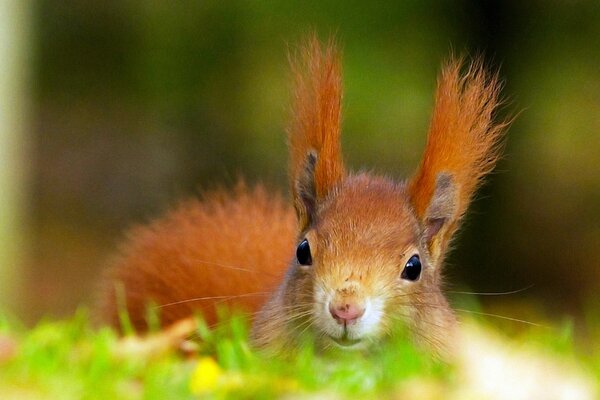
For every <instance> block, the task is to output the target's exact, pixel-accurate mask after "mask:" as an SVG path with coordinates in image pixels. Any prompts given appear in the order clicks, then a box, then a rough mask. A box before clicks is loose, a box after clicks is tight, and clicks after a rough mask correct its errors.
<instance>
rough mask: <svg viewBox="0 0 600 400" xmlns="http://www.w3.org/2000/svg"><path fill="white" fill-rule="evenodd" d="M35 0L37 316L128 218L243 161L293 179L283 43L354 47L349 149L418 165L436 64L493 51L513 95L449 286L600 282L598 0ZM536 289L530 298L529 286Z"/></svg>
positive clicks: (352, 157)
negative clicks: (313, 34) (502, 146)
mask: <svg viewBox="0 0 600 400" xmlns="http://www.w3.org/2000/svg"><path fill="white" fill-rule="evenodd" d="M34 5H35V20H34V24H35V26H34V28H35V37H34V39H35V49H34V59H33V69H34V71H35V74H34V87H33V93H32V96H33V99H34V121H33V128H34V132H33V133H34V138H35V149H34V150H35V153H34V185H33V187H32V190H31V197H32V199H33V200H32V201H33V206H32V210H31V213H32V216H33V223H34V226H33V230H32V233H33V235H32V241H31V244H30V245H31V247H30V248H31V252H30V254H31V267H30V268H29V278H30V279H29V285H28V287H27V293H30V295H28V296H27V297H28V298H26V299H25V304H27V308H28V310H27V311H28V316H27V318H28V319H29V320H33V319H35V318H37V317H39V316H40V315H42V314H46V313H66V312H71V311H72V310H73V309H74V307H75V304H78V303H80V302H82V301H85V302H90V301H91V299H92V296H91V293H93V290H92V289H93V287H94V285H95V280H96V278H97V277H98V276H99V273H100V270H101V269H102V267H103V266H104V265H105V263H106V260H107V257H108V255H109V254H110V252H111V251H112V249H114V246H115V243H116V242H118V240H119V238H120V232H122V231H123V230H124V229H125V228H126V227H127V226H129V225H131V224H132V223H137V222H144V221H147V220H148V219H150V218H152V217H153V216H155V215H156V214H157V213H159V212H160V211H162V210H164V209H165V208H166V207H168V206H169V205H170V204H173V203H174V202H176V201H177V200H178V199H180V198H181V197H182V196H189V195H194V194H195V193H197V191H198V190H199V189H203V188H207V187H212V186H214V185H218V184H225V185H228V184H231V183H232V182H234V181H235V180H236V179H237V177H238V176H240V175H242V176H244V177H246V179H248V180H249V181H251V182H254V181H257V180H261V181H265V182H267V183H269V184H270V185H272V186H275V187H280V188H281V190H285V188H286V182H285V180H286V158H287V155H286V150H285V134H284V131H285V124H286V118H287V113H288V111H287V110H288V107H287V104H288V90H289V79H288V78H289V76H288V67H287V57H286V53H287V52H288V48H292V49H293V47H294V43H296V42H297V41H298V39H299V38H301V37H302V35H303V34H305V33H306V32H308V31H309V30H310V29H313V28H314V29H316V30H317V31H318V32H319V33H320V34H321V36H322V37H326V36H327V35H329V34H330V33H332V32H333V33H335V34H336V35H337V37H338V38H339V40H340V42H341V43H342V45H343V49H344V61H343V62H344V69H345V78H344V82H345V89H346V92H345V98H344V107H345V111H344V128H343V129H344V137H343V144H344V149H345V154H346V159H347V161H348V163H349V165H350V166H351V167H352V168H353V169H363V168H365V169H371V170H374V171H377V172H380V173H385V174H389V175H392V176H394V177H406V176H409V175H410V173H411V171H412V169H413V168H414V167H415V166H416V164H417V162H418V160H419V157H420V153H421V150H422V147H423V145H424V141H425V132H426V130H427V125H428V118H429V114H430V112H431V107H432V98H433V91H434V87H435V79H436V73H437V71H438V69H439V65H440V63H441V62H442V61H443V60H444V59H446V58H447V57H448V54H449V53H450V52H452V51H454V52H455V53H462V52H466V53H468V54H471V55H475V54H480V53H483V54H485V57H486V60H487V62H488V64H489V65H490V66H491V67H492V68H500V74H501V76H502V77H503V78H504V79H505V81H506V87H505V90H504V94H505V96H506V97H507V99H508V100H507V106H506V109H505V112H506V113H507V114H509V115H515V114H518V118H517V119H516V121H515V123H514V124H513V126H512V128H511V129H510V131H509V136H508V139H507V151H506V156H505V158H504V160H503V161H502V162H501V163H500V165H499V167H498V170H497V173H496V174H494V175H493V176H492V177H491V179H490V180H489V183H488V184H486V186H485V187H484V188H483V190H482V191H481V192H480V195H479V196H478V200H477V201H476V202H475V204H474V206H473V209H472V212H471V213H470V217H469V218H468V221H467V223H466V226H465V228H464V229H463V232H462V235H461V236H460V237H459V238H458V240H457V241H456V250H455V251H454V252H453V254H452V256H451V258H450V260H449V262H448V265H449V267H448V274H447V275H448V279H447V280H448V282H449V286H450V288H452V289H455V288H457V287H467V288H470V289H471V290H475V291H477V292H490V291H491V292H502V291H508V290H513V289H520V288H525V287H528V286H530V285H533V287H532V288H531V289H529V290H525V291H523V292H520V293H518V294H515V295H511V296H489V297H485V298H484V299H483V300H484V305H487V306H489V307H496V308H501V309H502V310H503V313H504V314H508V315H511V316H514V317H517V318H519V317H522V318H531V317H532V315H535V316H536V317H534V318H537V316H539V315H540V314H542V315H544V314H546V315H550V316H556V313H563V312H580V311H581V304H582V303H583V302H585V301H586V299H587V298H589V297H591V296H593V295H594V293H596V292H597V290H598V288H599V282H600V168H599V167H598V165H599V162H600V136H599V135H600V112H599V110H600V68H598V60H599V59H600V3H599V2H595V1H587V2H586V1H576V2H560V1H558V2H544V1H530V2H520V1H516V0H513V1H503V2H493V1H492V2H489V1H458V2H450V1H417V0H411V1H382V2H378V3H377V4H373V3H365V2H360V1H347V2H344V3H343V4H342V3H340V2H337V1H332V0H325V1H323V0H321V1H305V2H287V1H272V0H267V1H256V2H245V1H227V2H223V1H216V0H207V1H192V0H186V1H178V2H166V1H162V2H161V1H134V0H125V1H123V0H119V1H117V0H105V1H86V2H77V1H53V0H38V1H37V2H35V3H34ZM524 304H526V306H524Z"/></svg>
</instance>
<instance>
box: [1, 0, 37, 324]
mask: <svg viewBox="0 0 600 400" xmlns="http://www.w3.org/2000/svg"><path fill="white" fill-rule="evenodd" d="M30 5H31V3H30V1H28V0H1V1H0V312H3V311H6V310H11V311H12V312H15V311H18V308H19V295H20V293H21V292H22V279H21V277H22V271H23V268H24V251H23V249H24V241H25V239H26V235H25V226H26V224H25V219H26V211H27V210H26V193H25V188H26V181H27V177H28V175H29V174H28V172H29V169H30V167H29V163H28V162H27V154H26V153H27V150H28V147H29V146H28V137H29V135H28V132H27V130H28V126H27V125H28V124H27V122H28V118H27V114H28V113H27V106H28V101H27V100H28V99H27V94H28V85H27V83H28V80H29V79H28V78H29V73H28V72H29V64H30V63H29V59H28V58H29V56H30V40H29V34H30V27H31V23H32V20H31V13H30V11H31V7H30Z"/></svg>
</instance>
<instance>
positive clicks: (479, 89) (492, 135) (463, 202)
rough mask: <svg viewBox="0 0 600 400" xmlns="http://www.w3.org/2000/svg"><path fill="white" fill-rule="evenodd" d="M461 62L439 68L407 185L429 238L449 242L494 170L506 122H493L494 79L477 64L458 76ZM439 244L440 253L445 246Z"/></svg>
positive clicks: (497, 91)
mask: <svg viewBox="0 0 600 400" xmlns="http://www.w3.org/2000/svg"><path fill="white" fill-rule="evenodd" d="M463 64H464V62H463V60H462V59H460V58H459V59H452V60H451V61H450V62H449V63H448V64H447V65H446V66H445V67H444V68H443V69H442V73H441V75H440V78H439V79H438V84H437V90H436V95H435V107H434V110H433V116H432V119H431V125H430V127H429V133H428V135H427V145H426V146H425V153H424V155H423V158H422V160H421V164H420V166H419V168H418V169H417V172H416V173H415V175H414V176H413V178H412V179H411V180H410V182H409V184H408V191H409V195H410V198H411V202H412V204H413V207H414V209H415V212H416V214H417V217H418V218H419V219H420V220H421V221H422V223H423V224H424V225H425V226H426V232H429V233H426V235H428V236H430V238H429V239H430V240H434V239H436V238H439V239H442V241H444V242H447V241H449V240H450V238H451V237H452V234H453V233H454V231H455V230H456V228H457V227H458V225H459V223H460V220H461V219H462V216H463V215H464V214H465V212H466V210H467V207H468V205H469V203H470V201H471V198H472V197H473V194H474V193H475V191H476V190H477V187H478V186H479V184H480V182H481V180H482V179H483V177H484V176H485V175H486V174H488V173H489V172H491V171H492V169H493V168H494V166H495V164H496V161H497V160H498V157H499V152H500V147H501V141H502V137H503V133H504V131H505V128H506V127H507V126H508V124H509V121H499V122H495V121H494V117H495V114H496V111H497V109H498V107H499V105H500V104H501V101H500V98H499V97H500V95H499V94H500V88H501V84H500V83H499V81H498V77H497V75H495V74H489V73H487V72H486V71H485V69H484V68H483V63H482V62H481V61H480V60H476V61H474V62H472V63H471V64H470V65H469V66H468V68H467V69H466V72H465V73H464V74H462V73H461V70H463ZM428 224H429V227H427V225H428ZM440 234H441V235H440ZM436 240H437V239H436ZM438 242H440V241H439V240H438ZM440 243H441V242H440ZM442 244H443V245H442V246H441V247H440V248H441V249H442V250H443V249H445V247H446V246H447V243H442Z"/></svg>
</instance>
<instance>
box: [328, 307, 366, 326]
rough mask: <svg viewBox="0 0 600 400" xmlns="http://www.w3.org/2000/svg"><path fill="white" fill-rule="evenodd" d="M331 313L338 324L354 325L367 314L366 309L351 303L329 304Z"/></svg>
mask: <svg viewBox="0 0 600 400" xmlns="http://www.w3.org/2000/svg"><path fill="white" fill-rule="evenodd" d="M329 312H330V313H331V316H332V317H333V319H335V320H336V321H337V323H338V324H340V325H342V324H343V325H352V324H354V323H356V321H358V319H359V318H360V317H362V315H363V314H364V313H365V307H364V306H362V305H358V304H354V303H349V302H341V303H336V302H332V303H329Z"/></svg>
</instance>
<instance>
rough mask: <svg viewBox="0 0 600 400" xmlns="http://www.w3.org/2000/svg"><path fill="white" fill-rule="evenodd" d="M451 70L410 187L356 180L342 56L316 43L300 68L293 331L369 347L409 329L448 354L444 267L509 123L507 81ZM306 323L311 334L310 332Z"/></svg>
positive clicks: (303, 54)
mask: <svg viewBox="0 0 600 400" xmlns="http://www.w3.org/2000/svg"><path fill="white" fill-rule="evenodd" d="M462 69H463V62H462V60H452V61H450V62H449V63H448V64H447V65H446V66H445V67H444V68H443V70H442V73H441V75H440V78H439V81H438V87H437V92H436V96H435V108H434V111H433V116H432V122H431V125H430V129H429V134H428V140H427V145H426V148H425V153H424V156H423V159H422V161H421V164H420V166H419V167H418V169H417V171H416V172H415V174H414V175H413V177H412V178H411V179H409V180H407V181H403V182H399V183H396V182H393V181H391V180H389V179H385V178H380V177H373V176H371V175H369V174H359V175H353V174H348V173H346V169H345V167H344V165H343V161H342V155H341V149H340V147H341V146H340V140H339V139H340V131H341V129H340V120H341V117H340V112H341V98H342V84H341V67H340V61H339V56H338V52H337V51H336V49H335V46H334V44H333V43H332V42H330V43H329V44H328V45H327V46H325V47H322V46H321V45H320V43H319V41H318V40H317V39H316V38H315V37H313V38H311V39H310V40H309V41H308V43H307V45H306V46H305V47H303V48H302V49H301V50H300V55H299V57H298V60H293V62H292V70H293V72H294V75H295V99H294V100H295V101H294V107H293V120H292V124H291V126H290V129H289V145H290V153H291V164H290V183H291V189H292V194H293V200H294V206H295V209H296V214H297V216H298V221H299V235H298V241H297V251H296V258H295V260H294V261H293V262H292V266H291V268H290V271H289V273H288V280H289V281H290V282H291V283H290V284H289V285H288V292H287V293H285V296H286V299H287V300H286V302H287V303H288V304H287V307H289V308H290V309H293V310H296V311H298V315H303V316H304V318H298V319H297V320H296V322H298V321H300V320H305V321H304V322H302V323H298V324H297V326H296V327H295V328H298V330H302V329H309V328H310V329H312V331H313V333H314V334H315V336H316V337H317V338H318V340H319V342H321V343H323V344H324V345H339V346H341V347H345V348H354V347H362V346H363V345H364V344H367V343H369V342H371V341H375V340H377V339H379V338H381V337H384V336H385V335H386V334H389V333H390V332H391V330H393V329H394V326H395V323H396V322H397V321H404V322H406V323H407V325H408V327H409V328H410V330H411V331H412V332H413V333H414V337H415V339H416V340H418V341H419V340H420V341H421V342H423V343H425V344H429V345H431V347H433V348H434V350H437V351H439V352H445V351H446V350H448V349H447V344H448V340H451V338H452V330H453V327H454V324H455V320H454V316H453V314H452V312H451V310H450V308H449V307H448V304H447V302H446V300H445V298H444V296H443V295H442V291H441V288H440V285H441V280H442V279H441V276H442V267H443V260H444V255H445V253H446V250H447V248H448V245H449V243H450V241H451V239H452V236H453V234H454V233H455V232H456V230H457V228H458V226H459V223H460V221H461V219H462V217H463V215H464V213H465V211H466V209H467V206H468V204H469V202H470V200H471V197H472V195H473V193H474V192H475V190H476V188H477V186H478V183H479V182H480V181H481V178H482V177H483V176H484V175H485V174H487V173H488V172H490V170H491V169H492V168H493V166H494V164H495V161H496V159H497V155H498V143H499V140H500V138H501V134H502V131H503V128H504V127H505V126H506V123H504V122H502V123H494V122H493V114H494V112H495V110H496V109H497V107H498V92H499V84H498V81H497V79H496V77H495V76H491V75H488V74H487V73H486V72H485V71H484V69H483V68H482V66H481V63H479V62H475V63H473V64H471V65H470V66H469V67H468V68H467V69H466V73H464V74H462V73H461V70H462ZM302 327H304V328H302Z"/></svg>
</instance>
